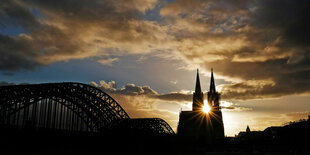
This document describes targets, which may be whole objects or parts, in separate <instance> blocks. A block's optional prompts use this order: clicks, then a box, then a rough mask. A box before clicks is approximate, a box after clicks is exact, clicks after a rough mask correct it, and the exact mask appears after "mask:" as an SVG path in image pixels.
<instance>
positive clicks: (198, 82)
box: [195, 69, 201, 93]
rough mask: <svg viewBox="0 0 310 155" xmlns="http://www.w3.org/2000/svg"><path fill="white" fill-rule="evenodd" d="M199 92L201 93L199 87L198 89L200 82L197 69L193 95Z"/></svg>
mask: <svg viewBox="0 0 310 155" xmlns="http://www.w3.org/2000/svg"><path fill="white" fill-rule="evenodd" d="M200 92H201V87H200V80H199V71H198V69H197V76H196V86H195V93H200Z"/></svg>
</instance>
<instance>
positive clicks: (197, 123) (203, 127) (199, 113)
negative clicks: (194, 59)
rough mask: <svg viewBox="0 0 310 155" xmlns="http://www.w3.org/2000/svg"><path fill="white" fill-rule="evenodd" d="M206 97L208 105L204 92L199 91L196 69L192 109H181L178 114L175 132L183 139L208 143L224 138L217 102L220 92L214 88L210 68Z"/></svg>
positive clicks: (220, 113)
mask: <svg viewBox="0 0 310 155" xmlns="http://www.w3.org/2000/svg"><path fill="white" fill-rule="evenodd" d="M207 97H208V98H207V99H208V105H204V94H203V92H202V91H201V86H200V79H199V72H198V69H197V77H196V86H195V92H194V94H193V105H192V111H181V112H180V116H179V124H178V128H177V133H178V136H179V137H181V138H182V139H183V140H186V141H191V142H198V143H207V144H208V143H214V142H216V141H219V140H222V139H224V124H223V118H222V111H221V108H220V104H219V103H220V102H219V101H220V94H219V93H218V92H216V89H215V83H214V76H213V69H212V68H211V82H210V89H209V92H208V93H207ZM207 106H208V107H207ZM206 107H207V108H206ZM205 109H209V110H208V111H206V110H205Z"/></svg>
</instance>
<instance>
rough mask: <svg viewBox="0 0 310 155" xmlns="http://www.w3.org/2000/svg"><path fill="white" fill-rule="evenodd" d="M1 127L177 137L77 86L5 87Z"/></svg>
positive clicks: (98, 93)
mask: <svg viewBox="0 0 310 155" xmlns="http://www.w3.org/2000/svg"><path fill="white" fill-rule="evenodd" d="M1 124H2V125H10V126H17V127H20V126H22V127H27V126H29V127H35V128H44V129H60V130H69V131H91V132H102V131H107V130H111V129H117V130H119V129H125V130H127V129H128V131H134V132H141V131H144V132H152V133H159V134H161V133H166V134H174V131H173V130H172V129H171V127H170V126H169V125H168V124H167V123H166V122H165V121H164V120H162V119H159V118H142V119H130V117H129V115H128V114H127V113H126V111H125V110H124V109H123V108H122V107H121V106H120V105H119V104H118V103H117V102H116V101H115V100H114V99H113V98H112V97H111V96H109V95H108V94H107V93H105V92H104V91H102V90H101V89H98V88H96V87H93V86H91V85H87V84H82V83H75V82H64V83H46V84H30V85H10V86H1V87H0V125H1ZM125 130H121V132H124V131H125ZM119 131H120V130H119Z"/></svg>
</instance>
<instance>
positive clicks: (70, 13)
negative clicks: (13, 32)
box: [0, 0, 167, 71]
mask: <svg viewBox="0 0 310 155" xmlns="http://www.w3.org/2000/svg"><path fill="white" fill-rule="evenodd" d="M156 3H157V0H139V1H124V0H116V1H115V0H113V1H112V0H103V1H99V0H94V1H87V0H77V1H70V0H64V1H39V0H25V1H20V0H14V1H7V0H4V1H1V2H0V5H1V7H0V25H4V26H7V25H8V24H13V25H18V26H22V28H24V29H25V33H22V34H19V35H17V36H10V35H1V36H0V39H1V40H2V41H1V43H0V47H1V48H0V53H1V55H3V57H1V59H2V60H1V63H0V69H1V70H7V71H8V70H12V71H14V70H19V69H35V68H37V67H39V66H44V65H49V64H51V63H54V62H57V61H65V60H70V59H84V58H89V57H95V56H96V57H97V56H99V57H100V56H105V57H109V55H123V54H128V53H130V54H139V53H149V52H152V51H154V50H158V49H161V48H162V49H164V48H167V45H166V43H165V42H166V40H165V39H166V38H167V34H166V33H165V32H164V30H165V28H164V27H161V26H160V25H159V24H158V23H156V22H152V21H146V20H143V19H141V18H140V17H139V16H142V15H143V14H145V12H146V11H147V10H150V9H152V8H154V7H155V5H156ZM165 46H166V47H165ZM111 53H112V54H111ZM117 60H118V58H109V59H101V60H99V62H100V63H103V64H111V63H113V62H116V61H117ZM12 62H14V63H12Z"/></svg>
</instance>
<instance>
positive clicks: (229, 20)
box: [160, 0, 310, 99]
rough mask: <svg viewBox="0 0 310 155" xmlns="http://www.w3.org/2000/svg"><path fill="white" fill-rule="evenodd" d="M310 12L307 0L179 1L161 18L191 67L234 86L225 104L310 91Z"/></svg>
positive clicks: (226, 94) (226, 90)
mask: <svg viewBox="0 0 310 155" xmlns="http://www.w3.org/2000/svg"><path fill="white" fill-rule="evenodd" d="M309 10H310V8H309V2H308V1H305V0H302V1H294V2H292V1H289V0H284V1H277V0H262V1H247V0H242V1H240V2H239V3H236V2H230V1H224V0H220V1H212V0H211V1H198V0H197V1H193V2H191V3H189V2H187V1H185V0H176V1H174V2H172V3H169V4H167V5H166V6H165V7H164V8H162V9H161V12H160V13H161V15H162V16H163V17H164V18H165V19H166V20H167V23H169V27H170V28H171V30H172V31H171V32H170V33H171V34H172V35H173V36H174V37H175V39H176V40H177V43H178V44H177V48H178V51H179V53H180V54H181V55H183V56H184V58H185V59H186V60H187V62H189V63H192V64H196V65H198V66H201V67H203V68H204V69H205V70H209V69H210V68H211V67H213V68H214V71H215V73H216V74H217V75H221V77H224V78H226V80H230V81H232V82H233V84H228V85H223V86H222V87H223V88H224V91H223V92H221V93H222V96H223V98H224V99H254V98H266V97H278V96H284V95H289V94H302V93H309V92H310V89H309V85H310V83H309V80H308V79H309V77H310V74H309V73H310V63H309V62H310V61H309V60H310V55H309V50H310V46H309V44H308V43H309V36H310V33H309V30H308V28H307V27H309V25H310V22H309V21H310V20H309V19H310V16H309V14H310V12H309ZM234 79H238V80H234Z"/></svg>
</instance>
